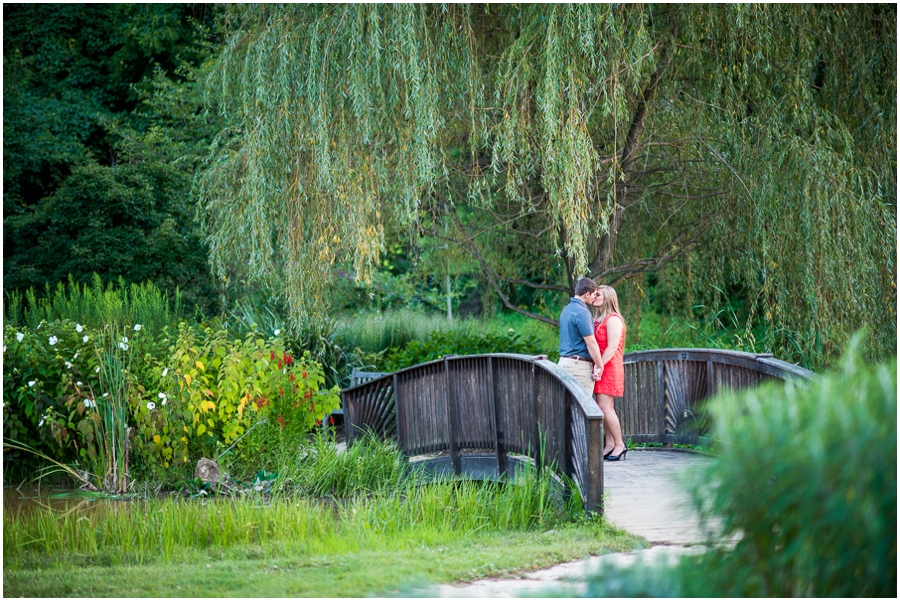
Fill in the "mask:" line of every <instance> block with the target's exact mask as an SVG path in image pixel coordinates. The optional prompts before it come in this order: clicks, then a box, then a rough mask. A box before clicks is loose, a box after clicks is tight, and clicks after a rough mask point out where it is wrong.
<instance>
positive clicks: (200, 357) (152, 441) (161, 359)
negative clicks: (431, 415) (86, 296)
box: [3, 320, 340, 489]
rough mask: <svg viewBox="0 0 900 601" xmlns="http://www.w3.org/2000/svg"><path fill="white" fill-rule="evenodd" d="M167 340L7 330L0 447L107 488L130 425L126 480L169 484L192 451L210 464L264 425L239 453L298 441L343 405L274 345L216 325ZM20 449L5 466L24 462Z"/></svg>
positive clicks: (59, 328)
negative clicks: (4, 443) (92, 475)
mask: <svg viewBox="0 0 900 601" xmlns="http://www.w3.org/2000/svg"><path fill="white" fill-rule="evenodd" d="M167 335H168V334H167V330H163V333H162V334H161V335H160V336H153V335H152V333H149V332H147V329H146V328H145V327H144V326H143V325H142V324H134V325H130V324H129V325H127V326H124V327H122V328H120V327H116V326H112V327H111V326H104V327H103V328H100V329H97V328H90V327H88V326H85V325H82V324H80V323H75V322H71V321H69V320H61V321H54V322H50V323H46V322H40V323H39V324H38V327H37V328H36V329H35V330H31V329H29V328H27V327H19V328H15V327H10V326H7V327H6V328H4V332H3V342H4V353H3V367H4V376H3V400H4V403H3V436H4V438H5V439H7V440H10V441H14V442H16V443H18V445H19V448H18V451H21V450H23V449H22V448H21V445H25V446H26V447H29V448H30V449H33V450H34V451H36V452H39V453H42V454H45V455H47V456H48V457H49V458H51V459H53V460H56V461H60V462H73V461H75V462H79V463H80V464H81V465H82V466H89V469H92V470H93V471H94V472H99V473H97V474H96V475H97V476H98V478H100V479H101V480H105V479H106V477H105V476H106V475H108V474H109V473H110V471H109V469H108V468H109V465H108V464H109V462H107V461H106V460H105V459H104V458H105V457H113V458H114V462H115V464H116V465H117V466H118V465H121V464H122V463H123V455H122V451H123V444H124V440H125V433H126V432H127V430H124V428H125V427H126V426H127V427H132V428H133V430H132V431H131V432H130V435H129V436H130V441H131V449H132V452H131V459H132V462H131V463H132V467H133V468H134V469H133V471H132V476H133V475H134V474H135V473H136V472H141V471H143V472H144V473H145V474H146V475H150V476H152V477H153V478H154V479H157V480H166V479H168V478H167V477H166V474H167V470H168V469H169V468H170V467H172V466H173V465H176V464H177V465H184V464H187V463H188V462H189V460H190V459H191V458H196V457H194V455H195V454H205V455H207V456H213V457H214V456H216V455H215V453H219V452H220V451H221V450H222V449H224V448H226V447H227V446H229V445H233V444H234V443H236V442H237V441H238V440H239V439H240V438H241V436H243V435H244V434H245V433H246V432H247V430H248V428H249V427H250V426H252V425H253V424H255V423H257V421H258V420H266V421H265V423H264V424H260V428H257V432H255V434H259V435H262V434H265V437H264V438H262V439H260V438H259V437H258V436H256V437H248V438H247V440H245V441H243V443H242V444H243V445H244V447H247V446H248V445H250V444H251V443H252V444H255V445H256V447H257V448H258V447H259V444H261V443H262V442H263V441H264V440H268V439H272V438H276V439H277V438H282V437H284V438H290V437H294V438H296V437H298V436H300V435H301V434H303V433H305V432H307V431H309V430H310V428H312V427H313V426H314V425H315V424H316V422H318V421H320V420H321V419H323V418H324V417H327V416H328V415H329V413H330V412H331V411H332V410H334V409H336V408H337V407H338V406H339V404H340V400H339V397H338V395H337V392H338V391H337V389H336V388H331V389H323V385H324V384H325V375H324V370H323V368H322V366H321V365H320V364H318V363H316V362H315V361H313V360H312V359H311V358H310V356H309V354H308V353H306V354H304V355H303V356H301V357H295V356H294V355H293V354H292V353H291V352H290V351H288V350H286V349H285V346H284V343H283V341H282V340H281V339H278V338H270V339H269V340H264V339H263V338H261V337H259V336H255V335H253V334H249V335H248V336H246V337H245V338H243V339H239V340H232V339H230V338H229V337H228V334H227V332H226V331H225V330H224V329H222V328H206V329H203V330H199V329H197V328H193V327H191V326H189V325H188V324H187V323H184V322H182V324H180V326H179V331H178V336H177V337H176V338H175V340H174V341H173V343H172V344H171V346H170V347H169V348H166V345H168V344H169V340H168V338H166V337H165V336H167ZM119 355H121V357H119ZM113 401H115V402H113ZM112 409H115V411H112ZM266 437H267V438H266ZM107 443H109V444H107ZM238 450H239V451H240V447H238ZM18 451H14V452H12V453H10V454H8V455H4V459H11V458H13V457H14V456H15V457H17V458H18V457H21V455H16V453H17V452H18ZM100 468H102V469H100ZM80 469H81V468H80ZM114 471H115V470H114ZM116 473H117V474H118V478H117V479H118V482H119V484H118V488H120V489H121V488H123V487H124V480H123V478H122V477H121V472H119V471H117V472H116ZM101 484H102V482H101Z"/></svg>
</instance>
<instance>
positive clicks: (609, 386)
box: [594, 313, 625, 397]
mask: <svg viewBox="0 0 900 601" xmlns="http://www.w3.org/2000/svg"><path fill="white" fill-rule="evenodd" d="M613 315H615V316H616V317H618V318H619V319H622V316H621V315H619V314H618V313H610V314H609V315H607V316H606V317H605V318H604V319H603V322H602V323H601V322H599V321H595V322H594V337H595V338H596V339H597V344H598V345H599V346H600V354H603V352H604V351H606V347H607V346H609V337H608V336H607V334H606V322H607V321H609V318H610V317H612V316H613ZM624 349H625V320H624V319H622V338H621V339H620V340H619V348H617V349H616V354H615V355H613V356H612V359H610V360H609V361H607V362H606V364H605V365H604V366H603V375H602V376H601V377H600V381H599V382H595V383H594V394H608V395H609V396H613V397H616V396H622V395H623V394H625V365H623V363H622V355H623V354H624Z"/></svg>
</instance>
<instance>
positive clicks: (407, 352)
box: [383, 331, 548, 371]
mask: <svg viewBox="0 0 900 601" xmlns="http://www.w3.org/2000/svg"><path fill="white" fill-rule="evenodd" d="M547 352H548V349H546V348H542V347H541V345H540V343H539V342H538V341H537V339H536V338H534V337H533V336H528V337H521V336H519V335H518V334H516V333H514V332H511V331H508V332H503V333H493V332H486V333H483V334H468V333H463V332H452V331H451V332H443V331H435V332H432V333H431V334H429V336H428V338H427V339H425V340H424V341H419V340H412V341H410V342H409V343H408V344H407V345H406V347H405V348H402V349H399V348H394V349H391V351H390V352H389V353H388V354H387V356H386V357H385V360H384V365H383V368H384V369H385V370H387V371H396V370H398V369H403V368H405V367H409V366H411V365H417V364H419V363H425V362H426V361H433V360H435V359H440V358H441V357H443V356H444V355H477V354H484V353H521V354H525V355H536V354H541V353H547Z"/></svg>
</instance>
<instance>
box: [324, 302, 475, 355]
mask: <svg viewBox="0 0 900 601" xmlns="http://www.w3.org/2000/svg"><path fill="white" fill-rule="evenodd" d="M342 322H343V323H342V326H341V329H340V330H339V332H338V334H337V337H336V341H337V342H338V344H340V345H342V346H344V347H345V348H349V349H359V350H360V351H362V352H363V353H378V352H380V351H384V350H387V349H391V348H403V347H404V346H406V345H407V344H408V343H409V342H410V341H412V340H425V339H426V338H427V337H428V335H429V334H430V333H431V332H434V331H441V332H461V333H471V332H473V331H474V329H475V328H476V327H477V325H476V324H477V322H476V321H475V320H459V319H456V320H453V321H450V320H448V319H447V317H446V316H442V315H439V314H429V313H425V312H422V311H413V310H398V311H386V312H384V313H360V314H358V315H354V316H344V317H342Z"/></svg>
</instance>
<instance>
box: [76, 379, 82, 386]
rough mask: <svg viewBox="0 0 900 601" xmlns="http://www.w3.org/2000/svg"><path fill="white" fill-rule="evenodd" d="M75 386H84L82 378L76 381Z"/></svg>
mask: <svg viewBox="0 0 900 601" xmlns="http://www.w3.org/2000/svg"><path fill="white" fill-rule="evenodd" d="M75 386H83V384H82V383H81V380H79V381H78V382H75Z"/></svg>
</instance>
